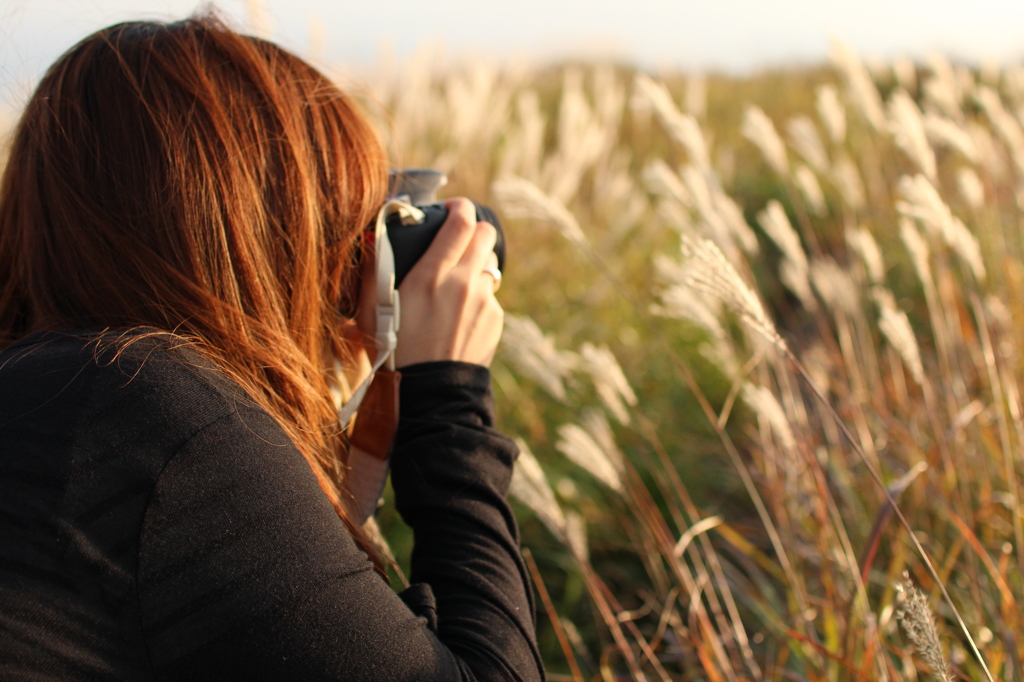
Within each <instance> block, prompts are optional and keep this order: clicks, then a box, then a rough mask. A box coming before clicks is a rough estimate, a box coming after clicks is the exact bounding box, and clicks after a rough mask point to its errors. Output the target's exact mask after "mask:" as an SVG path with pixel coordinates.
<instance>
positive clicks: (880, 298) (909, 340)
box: [872, 287, 924, 386]
mask: <svg viewBox="0 0 1024 682" xmlns="http://www.w3.org/2000/svg"><path fill="white" fill-rule="evenodd" d="M872 293H873V295H874V299H875V303H876V305H878V329H879V330H880V331H881V332H882V334H884V335H885V338H886V339H887V340H888V341H889V343H891V344H892V347H893V348H895V349H896V352H897V353H899V354H900V357H901V358H902V359H903V362H904V364H906V366H907V369H909V370H910V375H911V376H912V377H913V378H914V381H915V382H916V383H917V385H918V386H923V385H924V365H923V364H922V363H921V349H920V347H919V346H918V345H917V338H916V337H915V336H914V330H913V329H912V328H911V326H910V320H908V319H907V314H906V313H905V312H903V311H902V310H899V309H898V308H897V307H896V301H895V299H894V298H893V296H892V294H891V293H890V292H889V291H888V290H886V289H882V288H877V287H876V288H875V289H874V290H873V291H872Z"/></svg>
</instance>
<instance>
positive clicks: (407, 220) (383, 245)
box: [338, 199, 423, 428]
mask: <svg viewBox="0 0 1024 682" xmlns="http://www.w3.org/2000/svg"><path fill="white" fill-rule="evenodd" d="M394 213H397V214H398V215H399V216H400V218H401V220H402V224H403V225H414V224H416V223H420V222H423V211H421V210H420V209H418V208H416V207H415V206H413V205H412V204H409V203H406V202H404V201H399V200H396V199H390V200H388V201H387V202H385V203H384V206H382V207H381V209H380V211H379V212H378V213H377V222H376V223H375V224H374V245H375V251H376V256H377V257H376V277H377V290H376V301H375V302H376V317H377V331H376V333H375V334H374V341H375V343H376V346H377V357H376V359H375V360H374V363H373V367H372V368H371V369H370V373H369V374H368V375H367V377H366V378H365V379H363V381H362V383H360V384H359V386H357V387H356V389H355V391H353V392H352V395H351V396H350V397H349V399H348V401H347V402H346V403H345V404H344V405H342V406H341V407H340V408H339V409H338V421H339V422H340V423H341V427H342V428H346V427H347V426H348V423H349V422H350V421H352V417H353V416H354V415H355V413H356V410H357V409H358V408H359V404H360V403H361V402H362V401H363V398H364V397H365V396H366V391H367V389H368V388H369V387H370V383H371V382H372V381H373V377H374V375H375V374H376V373H377V370H379V369H380V368H381V367H385V365H386V368H387V369H391V370H393V369H394V368H395V357H394V353H395V348H396V347H397V346H398V327H399V323H400V321H401V306H400V303H399V297H398V291H397V290H396V289H395V254H394V251H392V249H391V241H390V240H389V239H388V230H387V219H388V216H390V215H392V214H394Z"/></svg>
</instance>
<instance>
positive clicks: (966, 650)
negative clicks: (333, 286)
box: [339, 44, 1024, 681]
mask: <svg viewBox="0 0 1024 682" xmlns="http://www.w3.org/2000/svg"><path fill="white" fill-rule="evenodd" d="M359 79H360V80H361V82H362V83H364V84H365V89H364V91H363V93H362V96H363V99H364V100H365V101H366V102H367V106H368V108H369V109H370V110H371V111H372V112H373V115H374V116H375V117H376V118H378V119H379V121H380V124H381V127H382V129H384V130H387V131H388V136H389V140H388V144H389V147H390V149H391V150H392V156H393V160H394V162H395V165H397V166H406V167H421V166H425V167H432V168H437V169H440V170H443V171H445V172H446V173H448V175H449V178H450V185H449V187H448V188H446V190H445V192H444V194H445V195H446V196H451V195H467V196H470V197H473V198H475V199H477V200H479V201H482V202H484V203H488V204H490V205H491V206H493V207H495V208H496V209H497V210H498V213H499V215H500V216H501V217H502V219H503V221H504V223H503V224H504V227H505V230H506V234H507V237H508V244H509V247H508V248H509V257H508V263H507V267H506V271H505V281H504V284H503V286H502V289H501V292H500V296H499V298H500V300H501V301H502V303H503V304H504V306H505V309H506V311H507V323H506V331H505V336H504V338H503V343H502V347H501V350H500V351H499V356H498V358H497V360H496V362H495V366H494V368H493V370H494V372H493V373H494V384H495V391H496V397H497V403H498V410H499V417H500V422H501V426H502V428H503V429H504V430H505V431H506V432H508V433H509V434H510V435H513V436H515V437H517V438H518V439H520V441H521V444H522V449H523V456H522V459H521V460H520V463H519V465H518V469H517V474H516V480H515V483H514V495H515V499H516V500H517V501H516V505H517V511H518V512H519V518H520V522H521V526H522V531H523V547H524V552H526V554H527V557H528V561H529V563H530V565H531V568H532V569H533V570H534V572H535V580H536V583H537V587H538V592H539V599H538V604H539V608H540V609H541V611H542V612H541V613H540V614H539V621H540V637H541V643H542V647H543V653H544V655H545V658H546V661H547V664H548V667H549V670H550V672H551V677H552V679H554V680H569V679H572V680H619V679H636V680H641V679H647V680H709V681H719V680H732V681H735V680H762V679H767V680H915V679H972V680H985V679H1007V680H1013V679H1024V669H1022V660H1021V657H1020V654H1019V652H1020V651H1024V623H1022V622H1021V608H1020V606H1019V603H1018V601H1017V600H1019V599H1020V600H1024V578H1022V573H1024V556H1022V551H1024V518H1022V516H1021V512H1022V507H1021V494H1022V493H1021V490H1020V481H1021V474H1022V464H1024V463H1022V462H1021V457H1020V452H1021V449H1022V447H1024V419H1022V415H1021V411H1022V409H1024V408H1022V398H1021V389H1020V387H1021V376H1022V374H1021V373H1022V370H1024V366H1022V357H1024V355H1022V351H1024V341H1022V339H1024V318H1022V315H1021V311H1022V310H1024V307H1022V306H1024V300H1022V294H1024V291H1022V287H1024V267H1022V266H1024V236H1022V231H1021V230H1022V227H1024V224H1022V221H1021V216H1022V213H1021V210H1022V209H1021V207H1022V206H1024V203H1022V202H1024V126H1022V124H1024V69H1005V68H997V67H992V66H987V67H985V68H982V69H967V68H964V67H962V66H957V65H951V64H950V63H949V62H947V61H946V60H945V59H943V58H942V57H940V56H935V57H933V58H932V59H930V60H928V62H927V63H922V64H912V63H909V62H903V61H901V62H897V63H895V64H885V65H873V66H872V68H871V69H870V70H868V69H867V68H866V67H865V66H864V65H863V63H862V62H861V61H860V60H859V59H858V57H857V56H856V55H854V54H852V53H850V52H849V51H848V50H846V49H844V48H843V47H842V46H841V45H838V44H837V45H836V46H835V48H834V51H833V59H832V61H831V63H830V64H829V65H827V66H822V67H821V68H819V69H808V70H804V71H799V72H796V71H794V72H772V73H763V74H759V75H757V76H755V77H750V78H744V79H739V78H725V77H714V76H708V77H696V76H693V75H687V74H676V73H662V74H658V75H657V76H654V75H650V74H644V73H640V72H636V71H634V70H632V69H628V68H624V67H620V66H615V65H608V64H567V65H560V66H557V67H543V68H541V67H529V66H523V65H491V64H487V63H485V62H481V61H473V62H469V61H466V62H454V63H447V62H440V61H438V60H436V59H433V58H431V56H430V55H420V56H419V57H418V58H416V59H413V60H410V61H408V62H407V63H404V64H397V63H396V64H392V65H390V66H389V67H388V68H384V66H381V68H380V69H379V70H378V71H376V72H373V73H371V74H364V75H361V76H360V77H359ZM339 80H340V81H341V82H342V83H343V84H350V83H352V82H353V79H352V78H349V77H347V76H344V75H341V76H339ZM380 521H381V525H382V527H383V529H384V531H385V535H386V536H387V537H388V538H389V540H390V541H391V544H392V546H393V548H394V549H395V553H396V556H397V557H398V559H399V563H402V562H403V560H404V559H403V557H407V556H408V550H409V547H408V543H409V539H408V535H407V533H406V531H405V530H404V529H403V528H402V526H401V524H400V523H399V522H398V521H396V519H395V518H394V516H393V513H392V512H390V511H389V508H385V510H384V511H383V513H382V516H381V519H380Z"/></svg>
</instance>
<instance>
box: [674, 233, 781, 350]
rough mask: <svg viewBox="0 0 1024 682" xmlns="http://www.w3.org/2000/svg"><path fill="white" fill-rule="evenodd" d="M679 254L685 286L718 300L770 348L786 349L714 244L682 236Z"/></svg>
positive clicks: (751, 295) (750, 290) (755, 297)
mask: <svg viewBox="0 0 1024 682" xmlns="http://www.w3.org/2000/svg"><path fill="white" fill-rule="evenodd" d="M682 252H683V261H684V267H685V268H686V270H685V273H684V275H683V277H684V282H685V284H686V285H687V286H688V287H690V288H691V289H692V290H693V291H694V292H695V293H697V294H707V295H710V296H713V297H715V298H716V299H717V300H719V301H721V302H722V303H723V304H725V306H726V307H727V308H729V309H730V310H731V311H732V312H734V313H735V314H736V315H737V316H738V317H739V318H740V320H742V321H743V322H744V323H745V324H746V325H747V327H748V328H749V329H750V330H752V331H753V332H755V333H756V334H757V335H758V336H760V337H762V338H764V339H765V340H767V341H768V342H769V343H770V344H771V345H772V346H774V347H776V348H778V349H780V350H782V349H786V342H785V341H783V340H782V337H781V336H779V333H778V332H777V331H776V330H775V324H774V323H773V322H772V321H771V320H770V319H769V318H768V316H767V314H765V312H764V307H763V306H762V305H761V300H760V299H759V298H758V297H757V295H756V294H755V293H754V291H753V289H751V288H750V287H749V286H748V285H747V283H746V282H744V281H743V278H741V277H740V276H739V273H737V272H736V269H735V268H733V266H732V264H731V263H729V261H728V260H727V259H726V257H725V256H724V255H723V254H722V252H721V250H719V248H718V247H717V246H715V244H714V243H713V242H711V241H709V240H707V239H700V238H695V237H691V236H687V235H683V239H682Z"/></svg>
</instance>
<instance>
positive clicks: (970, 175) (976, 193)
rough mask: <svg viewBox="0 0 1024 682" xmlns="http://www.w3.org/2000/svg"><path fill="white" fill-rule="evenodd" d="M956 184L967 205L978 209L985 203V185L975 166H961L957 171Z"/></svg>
mask: <svg viewBox="0 0 1024 682" xmlns="http://www.w3.org/2000/svg"><path fill="white" fill-rule="evenodd" d="M956 186H957V189H958V190H959V191H960V196H961V197H963V200H964V201H965V202H967V205H968V206H970V207H971V208H973V209H974V210H977V209H979V208H981V207H982V206H983V205H984V204H985V186H984V185H982V184H981V178H979V177H978V174H977V173H976V172H975V171H974V169H973V168H960V169H958V170H957V172H956Z"/></svg>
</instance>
